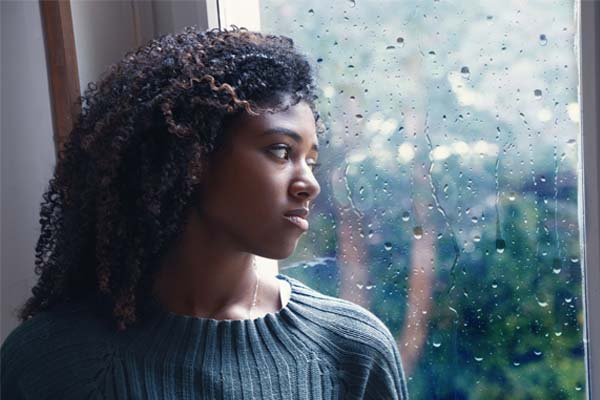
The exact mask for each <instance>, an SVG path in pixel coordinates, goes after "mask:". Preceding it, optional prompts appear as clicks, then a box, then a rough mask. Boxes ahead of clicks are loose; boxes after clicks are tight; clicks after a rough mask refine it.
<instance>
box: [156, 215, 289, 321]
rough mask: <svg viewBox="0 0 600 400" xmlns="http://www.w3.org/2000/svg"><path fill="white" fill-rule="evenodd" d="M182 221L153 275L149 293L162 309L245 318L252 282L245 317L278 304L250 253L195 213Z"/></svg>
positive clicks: (270, 284) (271, 285)
mask: <svg viewBox="0 0 600 400" xmlns="http://www.w3.org/2000/svg"><path fill="white" fill-rule="evenodd" d="M188 221H189V222H188V224H187V225H186V227H185V229H184V232H183V234H182V236H181V239H180V241H179V242H178V245H177V246H176V247H175V248H173V249H172V250H171V251H170V252H169V254H168V255H167V256H166V257H165V259H164V262H163V263H162V266H161V268H160V270H159V272H158V273H157V274H156V276H155V280H154V292H155V295H156V296H157V298H158V300H159V301H160V302H161V303H162V304H163V305H164V306H165V307H166V308H167V310H169V311H171V312H173V313H175V314H181V315H189V316H194V317H203V318H214V319H246V318H248V311H249V310H250V308H251V307H252V303H253V298H254V293H255V292H256V286H257V284H258V283H260V284H259V285H258V286H259V289H260V290H258V292H257V296H256V306H255V307H254V310H253V312H252V314H251V315H250V316H251V317H256V316H257V315H262V314H264V313H266V312H273V311H277V310H278V309H279V308H280V307H281V306H280V304H279V301H278V299H279V297H278V296H279V286H278V283H277V279H276V278H274V277H265V276H261V274H260V272H259V270H260V269H258V270H257V271H256V272H255V269H254V267H253V259H254V255H253V254H250V253H247V252H241V251H236V250H235V249H233V248H231V243H232V241H231V240H229V239H227V238H224V237H220V235H219V234H218V233H215V232H214V230H209V229H206V228H205V226H204V225H203V224H202V223H201V221H199V219H198V217H194V216H192V217H191V218H189V219H188ZM257 272H258V274H257ZM257 279H258V280H259V281H257ZM274 285H275V286H274Z"/></svg>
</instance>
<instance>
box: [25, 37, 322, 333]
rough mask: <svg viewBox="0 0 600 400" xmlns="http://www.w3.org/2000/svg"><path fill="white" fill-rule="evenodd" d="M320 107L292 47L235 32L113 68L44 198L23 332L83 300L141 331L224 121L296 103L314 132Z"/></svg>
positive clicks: (165, 40)
mask: <svg viewBox="0 0 600 400" xmlns="http://www.w3.org/2000/svg"><path fill="white" fill-rule="evenodd" d="M282 95H283V96H285V98H286V99H289V100H286V101H285V102H283V101H282V100H281V99H282V97H281V96H282ZM315 99H316V95H315V85H314V80H313V76H312V71H311V67H310V64H309V62H308V61H307V59H306V58H305V57H304V56H303V55H301V54H299V53H298V52H297V51H296V50H295V48H294V43H293V41H292V40H291V39H289V38H286V37H283V36H274V35H262V34H260V33H255V32H249V31H247V30H245V29H240V28H236V27H232V29H231V30H218V29H215V30H210V31H198V30H197V29H196V28H193V27H189V28H186V29H184V30H183V31H182V32H180V33H177V34H169V35H165V36H162V37H160V38H158V39H155V40H152V41H150V42H149V43H148V44H146V45H145V46H142V47H140V48H139V49H137V50H136V51H135V52H131V53H128V54H127V55H126V56H125V57H124V59H123V60H121V61H120V62H119V63H117V64H114V65H112V66H111V67H110V68H109V69H108V71H107V72H106V73H105V75H104V76H102V77H101V79H100V80H99V81H98V83H97V84H93V83H90V84H89V85H88V88H87V90H86V91H85V93H84V95H83V96H82V97H81V99H80V101H81V104H82V112H81V115H80V117H79V118H78V120H77V122H76V124H75V125H74V128H73V130H72V132H71V134H70V137H69V139H68V141H67V142H66V143H65V146H64V148H63V149H62V150H61V151H60V153H59V155H58V159H57V165H56V168H55V170H54V175H53V177H52V179H51V180H50V182H49V185H48V188H47V191H46V192H45V193H44V195H43V201H42V204H41V211H40V223H41V233H40V236H39V240H38V242H37V245H36V249H35V273H36V275H38V281H37V283H36V285H35V286H34V288H33V289H32V296H31V297H30V298H29V299H28V300H27V302H26V303H25V304H24V305H23V307H22V308H21V310H20V311H19V317H20V318H21V320H26V319H29V318H31V317H32V316H34V315H36V314H37V313H39V312H41V311H44V310H47V309H49V308H51V307H53V306H54V305H56V304H60V303H65V302H71V301H78V300H86V301H87V300H91V302H92V303H93V304H94V305H95V306H98V309H99V310H101V312H102V313H103V315H105V316H107V317H108V318H110V319H111V320H112V321H114V322H115V324H116V326H117V327H118V328H119V329H126V328H127V326H129V325H132V324H134V323H136V321H138V320H140V319H141V318H140V316H141V315H142V314H143V313H141V312H140V310H141V309H143V307H142V306H143V304H144V302H145V301H146V300H148V299H149V297H150V295H151V287H152V283H153V277H154V275H155V273H156V272H157V270H158V269H159V267H160V260H161V259H162V257H163V256H164V254H165V253H166V251H167V250H168V249H169V248H170V246H172V245H173V244H174V243H176V242H177V240H178V239H179V238H180V235H181V233H182V231H183V227H184V224H185V222H186V215H187V214H188V212H189V210H190V208H191V207H193V202H194V199H195V196H196V195H197V193H198V181H199V179H198V178H199V177H200V176H201V174H202V169H203V166H204V165H206V164H205V163H206V162H208V161H210V157H211V155H212V154H214V153H215V152H216V151H218V150H219V149H220V148H221V147H222V146H223V144H224V143H225V142H226V137H225V136H226V135H225V132H226V129H224V127H225V126H226V125H225V124H226V123H227V121H229V120H230V119H231V118H233V117H235V116H237V115H239V114H240V113H248V114H251V115H257V114H261V113H264V112H277V111H278V110H282V109H284V108H285V107H289V106H290V105H293V104H297V103H298V102H300V101H305V102H307V103H308V104H309V105H310V106H311V108H312V110H313V112H314V114H315V119H316V120H318V114H317V112H316V111H315V107H314V100H315Z"/></svg>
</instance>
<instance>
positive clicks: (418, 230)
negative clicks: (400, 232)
mask: <svg viewBox="0 0 600 400" xmlns="http://www.w3.org/2000/svg"><path fill="white" fill-rule="evenodd" d="M413 236H414V237H415V239H421V238H422V237H423V228H421V227H420V226H415V227H414V228H413Z"/></svg>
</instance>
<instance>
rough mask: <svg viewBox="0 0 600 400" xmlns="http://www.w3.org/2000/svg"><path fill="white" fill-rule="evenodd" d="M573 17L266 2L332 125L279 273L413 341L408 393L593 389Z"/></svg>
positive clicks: (501, 395)
mask: <svg viewBox="0 0 600 400" xmlns="http://www.w3.org/2000/svg"><path fill="white" fill-rule="evenodd" d="M573 13H574V4H573V2H572V1H533V0H531V1H528V2H508V3H506V2H492V1H485V2H459V1H435V0H430V1H419V2H416V1H414V2H413V1H360V0H356V1H334V2H326V3H321V2H318V1H316V0H310V1H308V0H307V1H302V2H289V1H283V0H268V1H262V2H261V19H262V21H261V22H262V26H263V30H264V31H266V32H274V33H279V34H284V35H287V36H290V37H292V38H293V39H294V41H295V42H296V43H297V44H298V45H299V46H300V48H301V49H303V50H304V51H305V53H306V54H307V55H308V57H309V58H310V59H311V61H312V62H313V64H315V65H316V66H317V70H318V75H319V78H318V83H319V86H320V88H321V95H320V98H319V101H318V103H319V110H320V112H321V114H322V116H323V119H324V122H325V124H326V126H327V131H326V132H325V133H324V134H323V136H322V137H321V138H320V145H321V147H322V148H323V150H322V151H321V155H320V160H319V161H320V162H322V164H323V166H322V169H321V171H320V172H319V173H318V174H317V178H318V180H319V182H320V183H321V186H322V193H321V197H320V198H319V199H318V200H317V201H316V204H315V208H314V209H313V214H312V215H311V230H310V231H309V232H308V233H307V234H306V235H305V236H304V237H303V238H302V240H301V243H300V246H299V248H298V250H297V252H296V254H294V256H293V257H291V258H290V259H288V260H286V261H285V263H283V264H282V267H281V269H282V272H283V273H286V274H289V275H291V276H294V277H297V278H298V279H300V280H302V281H304V282H306V283H307V284H309V285H310V286H312V287H314V288H315V289H318V290H321V291H323V292H325V293H328V294H331V295H335V296H342V297H346V298H349V299H350V300H354V299H362V300H361V301H364V302H365V304H366V306H367V307H368V308H369V309H370V310H371V311H373V312H374V313H375V314H376V315H377V316H379V317H380V318H381V319H382V320H383V321H384V322H385V323H386V324H387V326H388V327H389V328H390V330H391V331H392V333H393V334H394V335H395V336H396V337H397V338H398V345H399V348H400V351H401V352H402V354H403V357H405V356H406V355H408V354H416V359H415V361H414V363H413V364H412V365H411V366H410V371H407V372H408V376H407V377H408V379H409V391H410V393H411V396H412V397H413V398H416V399H421V398H428V399H447V398H448V399H450V398H451V399H542V398H543V399H582V398H584V396H585V363H584V344H583V305H582V273H581V265H580V232H579V228H580V227H579V219H578V218H579V217H578V207H577V202H578V185H577V180H578V170H577V157H578V153H577V151H578V149H577V147H578V141H579V124H578V118H577V117H578V116H577V107H578V105H577V101H578V97H577V85H578V79H579V78H578V74H577V64H576V55H575V52H574V43H575V42H576V35H575V22H574V15H573ZM424 243H427V245H426V246H423V244H424ZM343 246H347V247H343ZM342 248H345V249H351V253H352V254H354V255H353V256H349V255H348V254H349V253H348V254H344V252H343V251H342V250H341V249H342ZM418 252H421V253H422V254H426V255H427V256H426V257H425V259H426V260H427V262H424V263H423V262H421V264H419V265H415V261H414V260H415V259H417V256H418V255H419V254H417V253H418ZM423 252H425V253H423ZM422 254H421V255H422ZM352 257H354V258H355V259H354V260H352ZM311 260H314V261H311ZM353 262H354V263H356V262H360V265H361V269H362V271H363V272H364V271H365V270H366V273H365V274H362V275H360V277H359V276H358V275H357V276H355V274H353V273H349V272H348V271H351V269H350V268H351V264H352V263H353ZM417 264H418V263H417ZM419 274H423V275H422V277H425V276H431V278H427V279H425V278H424V279H423V280H422V282H425V283H427V286H426V287H425V288H424V289H423V288H421V289H419V290H421V292H419V293H416V295H417V297H418V296H422V297H423V298H426V299H428V300H429V304H430V306H429V308H427V307H424V308H423V309H418V308H417V312H416V314H417V315H415V314H414V313H413V314H410V310H409V306H408V303H409V300H410V298H411V294H413V295H414V294H415V293H413V292H412V291H414V290H416V289H415V287H411V285H414V284H415V283H414V282H416V280H415V279H416V278H415V277H419ZM428 274H430V275H428ZM365 277H366V278H365ZM348 282H350V285H347V284H344V283H348ZM348 287H351V288H352V290H348ZM413 298H414V297H413ZM417 317H418V318H417ZM414 321H420V323H422V324H424V326H421V327H419V329H417V330H416V331H410V330H407V329H408V328H407V327H408V325H410V324H411V323H414ZM412 328H413V329H414V328H415V327H414V326H413V327H412ZM406 332H417V333H415V335H417V336H418V335H421V336H419V337H417V338H416V339H417V340H416V341H413V339H414V338H413V337H407V336H406V335H404V334H405V333H406Z"/></svg>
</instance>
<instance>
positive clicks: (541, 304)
mask: <svg viewBox="0 0 600 400" xmlns="http://www.w3.org/2000/svg"><path fill="white" fill-rule="evenodd" d="M537 303H538V305H539V306H540V307H542V308H546V307H548V302H547V301H542V300H539V299H538V301H537Z"/></svg>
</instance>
